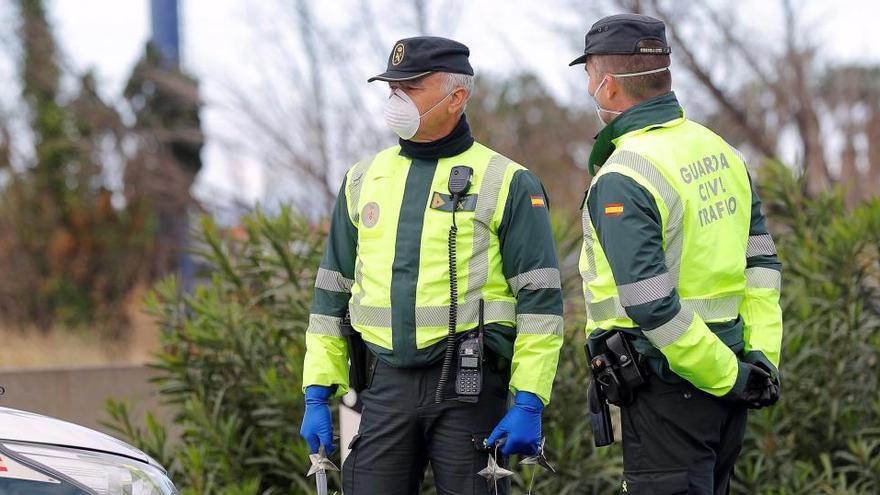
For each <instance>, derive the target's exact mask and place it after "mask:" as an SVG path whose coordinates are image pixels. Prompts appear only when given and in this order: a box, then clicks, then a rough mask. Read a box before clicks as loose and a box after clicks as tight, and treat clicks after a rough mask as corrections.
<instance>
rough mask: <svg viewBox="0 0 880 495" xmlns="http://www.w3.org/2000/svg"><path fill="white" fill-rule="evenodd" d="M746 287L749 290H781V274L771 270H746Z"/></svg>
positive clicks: (755, 268)
mask: <svg viewBox="0 0 880 495" xmlns="http://www.w3.org/2000/svg"><path fill="white" fill-rule="evenodd" d="M746 287H748V288H749V289H776V290H777V291H781V290H782V273H780V272H779V270H774V269H772V268H764V267H760V266H756V267H754V268H746Z"/></svg>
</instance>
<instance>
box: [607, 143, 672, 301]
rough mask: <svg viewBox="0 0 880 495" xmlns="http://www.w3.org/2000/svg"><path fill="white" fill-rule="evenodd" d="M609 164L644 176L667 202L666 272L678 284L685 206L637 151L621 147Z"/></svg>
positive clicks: (655, 167)
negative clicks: (620, 166) (617, 165)
mask: <svg viewBox="0 0 880 495" xmlns="http://www.w3.org/2000/svg"><path fill="white" fill-rule="evenodd" d="M609 163H617V164H619V165H622V166H624V167H626V168H629V169H630V170H633V171H634V172H636V173H638V174H639V175H641V176H642V177H644V178H645V180H647V181H648V183H649V184H651V185H652V186H653V187H654V189H656V190H657V192H658V193H659V194H660V197H661V198H662V199H663V202H664V203H665V204H666V209H667V211H668V212H669V216H668V218H667V220H666V225H665V231H666V232H665V233H666V248H665V253H666V269H667V270H668V271H669V275H670V279H671V281H672V286H673V287H678V279H679V278H678V276H679V271H680V268H681V251H682V243H683V242H684V228H683V227H684V205H683V204H682V202H681V198H680V197H679V195H678V191H676V190H675V188H674V187H672V185H671V184H670V183H669V181H668V180H666V177H664V176H663V174H662V173H661V172H660V169H658V168H657V166H656V165H654V164H653V163H651V162H650V161H648V160H647V159H645V158H644V157H642V156H641V155H639V154H637V153H633V152H632V151H627V150H621V151H619V152H617V153H615V154H614V155H612V156H611V158H610V159H609ZM606 165H607V164H606Z"/></svg>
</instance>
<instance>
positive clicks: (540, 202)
mask: <svg viewBox="0 0 880 495" xmlns="http://www.w3.org/2000/svg"><path fill="white" fill-rule="evenodd" d="M531 199H532V207H533V208H543V207H544V206H545V205H544V197H543V196H531Z"/></svg>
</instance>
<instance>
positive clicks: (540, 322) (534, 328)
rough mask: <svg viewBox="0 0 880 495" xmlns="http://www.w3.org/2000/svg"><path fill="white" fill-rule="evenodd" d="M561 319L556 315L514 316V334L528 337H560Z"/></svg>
mask: <svg viewBox="0 0 880 495" xmlns="http://www.w3.org/2000/svg"><path fill="white" fill-rule="evenodd" d="M562 327H563V322H562V317H561V316H558V315H538V314H521V315H516V333H518V334H520V333H523V334H528V335H560V336H561V335H562Z"/></svg>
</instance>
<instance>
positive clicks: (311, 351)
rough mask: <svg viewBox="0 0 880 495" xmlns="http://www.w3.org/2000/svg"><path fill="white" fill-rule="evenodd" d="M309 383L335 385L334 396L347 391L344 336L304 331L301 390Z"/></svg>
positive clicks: (346, 344) (346, 353) (345, 343)
mask: <svg viewBox="0 0 880 495" xmlns="http://www.w3.org/2000/svg"><path fill="white" fill-rule="evenodd" d="M309 385H324V386H326V387H332V386H334V385H336V387H337V388H336V394H335V395H336V396H337V397H341V396H343V395H345V393H346V392H347V391H348V343H347V341H346V340H345V338H344V337H337V336H331V335H321V334H317V333H308V332H307V333H306V356H305V361H304V363H303V387H302V388H303V391H305V388H306V387H308V386H309Z"/></svg>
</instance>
